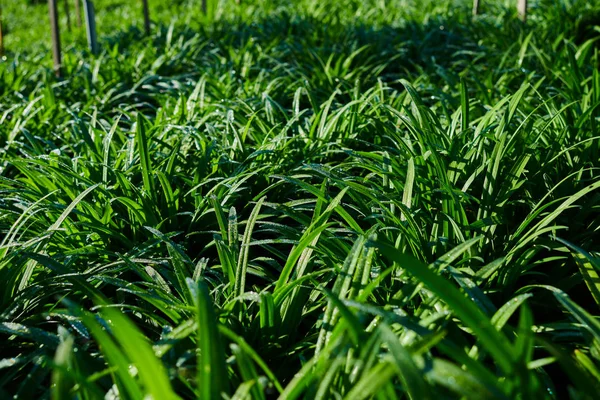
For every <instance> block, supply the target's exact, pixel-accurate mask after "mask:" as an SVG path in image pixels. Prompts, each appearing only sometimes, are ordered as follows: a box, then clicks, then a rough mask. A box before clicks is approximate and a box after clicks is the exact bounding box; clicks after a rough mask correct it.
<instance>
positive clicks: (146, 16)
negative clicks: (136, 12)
mask: <svg viewBox="0 0 600 400" xmlns="http://www.w3.org/2000/svg"><path fill="white" fill-rule="evenodd" d="M142 6H143V7H144V29H145V30H146V35H150V12H149V11H148V0H142Z"/></svg>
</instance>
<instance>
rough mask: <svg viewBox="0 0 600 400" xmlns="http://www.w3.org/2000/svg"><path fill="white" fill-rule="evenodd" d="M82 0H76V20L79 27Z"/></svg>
mask: <svg viewBox="0 0 600 400" xmlns="http://www.w3.org/2000/svg"><path fill="white" fill-rule="evenodd" d="M80 2H81V0H75V20H76V21H77V27H78V28H81V6H80V5H79V3H80Z"/></svg>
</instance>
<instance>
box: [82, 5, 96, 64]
mask: <svg viewBox="0 0 600 400" xmlns="http://www.w3.org/2000/svg"><path fill="white" fill-rule="evenodd" d="M83 13H84V14H85V24H86V32H87V39H88V46H89V47H90V51H91V52H92V54H96V53H97V52H98V41H97V39H96V17H95V16H94V15H95V14H94V3H92V2H91V1H90V0H83Z"/></svg>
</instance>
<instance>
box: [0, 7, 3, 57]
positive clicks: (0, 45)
mask: <svg viewBox="0 0 600 400" xmlns="http://www.w3.org/2000/svg"><path fill="white" fill-rule="evenodd" d="M3 55H4V35H3V33H2V4H0V57H2V56H3Z"/></svg>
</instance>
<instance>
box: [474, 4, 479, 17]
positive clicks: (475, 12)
mask: <svg viewBox="0 0 600 400" xmlns="http://www.w3.org/2000/svg"><path fill="white" fill-rule="evenodd" d="M473 15H479V0H473Z"/></svg>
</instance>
